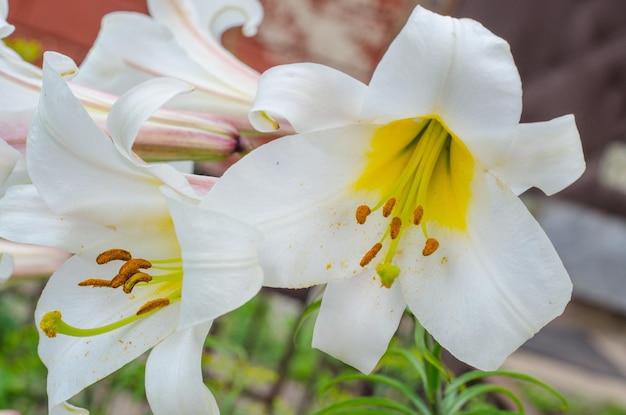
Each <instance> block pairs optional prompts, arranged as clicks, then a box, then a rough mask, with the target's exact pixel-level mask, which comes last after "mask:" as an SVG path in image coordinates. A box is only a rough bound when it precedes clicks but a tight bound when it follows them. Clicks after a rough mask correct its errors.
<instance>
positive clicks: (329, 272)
mask: <svg viewBox="0 0 626 415" xmlns="http://www.w3.org/2000/svg"><path fill="white" fill-rule="evenodd" d="M374 129H375V126H372V125H353V126H349V127H344V128H338V129H333V130H326V131H323V132H315V133H308V134H300V135H295V136H290V137H286V138H282V139H278V140H274V141H272V142H270V143H268V144H265V145H263V146H261V147H259V148H258V149H256V150H255V151H253V152H252V153H250V154H248V155H247V156H246V157H245V159H244V160H243V161H242V162H240V163H237V164H236V165H235V166H236V168H231V169H229V170H227V171H226V173H225V174H224V175H223V176H222V177H221V178H220V179H219V180H218V181H217V183H216V184H215V185H214V186H213V188H212V189H211V191H210V192H209V193H208V194H207V196H206V197H205V199H204V200H203V201H202V204H204V205H206V206H207V207H209V208H210V209H214V210H217V211H219V212H221V213H223V214H225V215H230V216H232V217H235V218H238V219H241V220H244V221H246V222H248V223H252V224H253V225H254V226H256V227H257V228H258V229H259V230H260V231H261V232H263V234H264V235H265V239H264V240H263V241H262V242H261V246H260V249H259V257H260V259H261V266H262V268H263V269H264V271H265V282H264V285H268V286H275V287H289V288H302V287H307V286H310V285H314V284H320V283H325V282H328V281H329V280H332V279H337V278H345V275H344V273H345V274H349V275H352V272H356V271H357V270H360V269H361V267H360V266H359V261H360V259H361V258H362V257H363V254H364V253H365V252H367V250H368V249H369V248H370V247H371V245H372V244H373V243H374V242H376V241H373V240H370V239H368V238H366V237H364V236H366V235H367V234H366V233H364V231H363V229H362V228H359V227H358V226H357V225H356V221H355V220H354V212H355V209H356V207H357V204H358V203H359V202H355V201H354V199H353V197H354V194H355V192H356V191H355V190H353V189H352V186H353V184H354V180H355V177H358V175H359V173H360V172H361V171H362V170H363V166H364V164H365V163H366V162H367V158H366V156H365V153H366V149H367V148H368V146H369V142H368V140H366V139H365V140H364V139H363V138H364V137H371V136H372V135H373V131H374ZM267 189H272V193H271V197H268V193H267ZM368 197H369V198H370V199H368ZM363 198H364V199H363V201H362V202H360V203H367V202H369V201H371V196H368V195H363ZM383 219H384V218H382V216H381V218H380V220H381V221H382V220H383ZM372 220H376V219H374V218H373V219H372ZM381 223H382V222H381ZM382 226H383V227H384V225H382ZM346 241H351V242H350V243H346ZM313 246H314V247H316V248H318V247H319V249H312V248H311V247H313ZM339 276H341V277H339Z"/></svg>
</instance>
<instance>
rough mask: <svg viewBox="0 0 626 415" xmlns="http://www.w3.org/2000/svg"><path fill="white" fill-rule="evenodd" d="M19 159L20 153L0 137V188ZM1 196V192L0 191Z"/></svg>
mask: <svg viewBox="0 0 626 415" xmlns="http://www.w3.org/2000/svg"><path fill="white" fill-rule="evenodd" d="M19 159H20V153H19V152H18V151H17V150H15V149H14V148H13V147H11V146H10V145H8V144H7V143H6V142H5V141H4V140H2V139H0V189H2V187H3V185H4V183H5V182H6V181H7V180H8V178H9V176H10V175H11V173H13V169H15V166H16V164H17V161H18V160H19ZM1 196H2V193H1V192H0V197H1Z"/></svg>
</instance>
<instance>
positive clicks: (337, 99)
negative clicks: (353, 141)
mask: <svg viewBox="0 0 626 415" xmlns="http://www.w3.org/2000/svg"><path fill="white" fill-rule="evenodd" d="M259 88H261V89H262V90H263V94H262V95H259V96H257V99H256V101H255V103H254V106H253V107H252V110H251V112H250V123H251V124H252V126H253V127H255V128H256V129H257V130H259V131H262V132H268V131H275V130H278V129H279V128H280V126H281V125H280V124H281V123H282V122H283V121H287V122H288V123H289V124H291V126H292V127H293V129H294V130H295V131H296V132H298V133H306V132H309V131H315V130H323V129H328V128H334V127H341V126H344V125H349V124H354V123H355V122H356V121H357V120H358V116H359V113H360V112H361V106H362V103H363V99H364V98H365V93H366V92H367V86H366V85H365V84H363V83H362V82H360V81H358V80H356V79H354V78H352V77H351V76H349V75H346V74H344V73H343V72H340V71H338V70H335V69H332V68H329V67H328V66H324V65H319V64H315V63H298V64H290V65H282V66H276V67H274V68H271V69H269V70H267V71H266V72H265V73H264V74H263V75H262V76H261V79H260V81H259Z"/></svg>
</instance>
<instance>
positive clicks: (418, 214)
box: [413, 205, 424, 225]
mask: <svg viewBox="0 0 626 415" xmlns="http://www.w3.org/2000/svg"><path fill="white" fill-rule="evenodd" d="M423 216H424V207H423V206H422V205H420V206H418V207H416V208H415V210H414V211H413V224H414V225H419V224H420V223H421V222H422V217H423Z"/></svg>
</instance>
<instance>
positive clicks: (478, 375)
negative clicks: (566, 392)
mask: <svg viewBox="0 0 626 415" xmlns="http://www.w3.org/2000/svg"><path fill="white" fill-rule="evenodd" d="M489 376H503V377H508V378H512V379H518V380H522V381H524V382H528V383H531V384H533V385H536V386H539V387H540V388H542V389H544V390H546V391H548V392H550V394H552V395H553V396H554V397H555V398H556V399H558V400H559V401H560V402H561V405H562V408H561V410H566V409H567V400H566V399H565V397H564V396H563V395H561V394H560V393H559V392H558V391H557V390H556V389H554V388H553V387H552V386H550V385H548V384H547V383H545V382H542V381H540V380H539V379H537V378H534V377H532V376H530V375H526V374H524V373H518V372H509V371H506V370H495V371H491V372H482V371H480V370H473V371H471V372H467V373H464V374H463V375H461V376H459V377H458V378H456V379H454V380H453V381H452V382H451V383H450V384H449V385H448V387H447V388H446V392H445V394H446V395H447V394H449V393H452V392H454V391H455V390H456V389H459V388H460V387H461V386H463V385H465V384H466V383H468V382H471V381H473V380H478V379H482V378H485V377H489Z"/></svg>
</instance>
